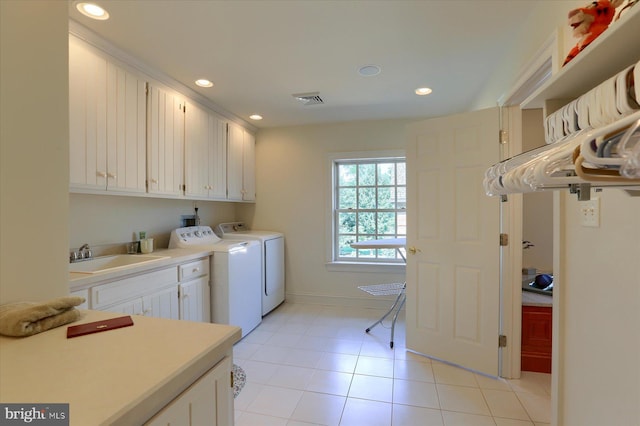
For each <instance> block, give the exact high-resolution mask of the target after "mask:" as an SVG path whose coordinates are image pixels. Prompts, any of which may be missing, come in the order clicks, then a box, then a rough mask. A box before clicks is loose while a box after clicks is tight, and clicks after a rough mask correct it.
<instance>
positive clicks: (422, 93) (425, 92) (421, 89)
mask: <svg viewBox="0 0 640 426" xmlns="http://www.w3.org/2000/svg"><path fill="white" fill-rule="evenodd" d="M431 92H433V90H431V89H429V88H428V87H418V88H417V89H416V95H418V96H425V95H428V94H429V93H431Z"/></svg>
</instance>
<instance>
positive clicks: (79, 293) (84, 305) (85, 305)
mask: <svg viewBox="0 0 640 426" xmlns="http://www.w3.org/2000/svg"><path fill="white" fill-rule="evenodd" d="M69 295H70V296H77V297H84V302H83V303H81V304H80V305H78V306H76V308H78V309H89V290H87V289H84V290H76V291H72V292H71V293H69Z"/></svg>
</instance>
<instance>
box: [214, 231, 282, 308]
mask: <svg viewBox="0 0 640 426" xmlns="http://www.w3.org/2000/svg"><path fill="white" fill-rule="evenodd" d="M215 232H216V234H217V235H218V236H219V237H221V238H222V239H233V240H245V239H246V240H256V241H259V242H260V246H261V247H262V255H261V258H262V315H266V314H268V313H269V312H271V311H272V310H274V309H275V308H276V307H277V306H278V305H280V304H281V303H282V302H284V281H285V279H284V234H282V233H281V232H275V231H252V230H250V229H249V228H248V227H247V226H246V225H245V224H244V223H243V222H228V223H221V224H219V225H218V226H216V227H215Z"/></svg>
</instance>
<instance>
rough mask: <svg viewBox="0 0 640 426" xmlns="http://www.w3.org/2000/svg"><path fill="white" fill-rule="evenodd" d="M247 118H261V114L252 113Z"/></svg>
mask: <svg viewBox="0 0 640 426" xmlns="http://www.w3.org/2000/svg"><path fill="white" fill-rule="evenodd" d="M249 118H250V119H252V120H262V116H261V115H260V114H252V115H250V116H249Z"/></svg>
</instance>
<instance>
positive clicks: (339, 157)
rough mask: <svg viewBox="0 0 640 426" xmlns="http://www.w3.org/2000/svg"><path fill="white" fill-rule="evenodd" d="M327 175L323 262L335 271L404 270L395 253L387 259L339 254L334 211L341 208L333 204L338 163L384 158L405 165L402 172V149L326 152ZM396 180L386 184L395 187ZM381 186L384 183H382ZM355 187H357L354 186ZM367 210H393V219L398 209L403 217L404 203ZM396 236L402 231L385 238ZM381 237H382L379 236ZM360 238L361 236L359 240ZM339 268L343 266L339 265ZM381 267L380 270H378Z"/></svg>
mask: <svg viewBox="0 0 640 426" xmlns="http://www.w3.org/2000/svg"><path fill="white" fill-rule="evenodd" d="M328 157H329V158H328V163H329V165H328V170H329V171H328V175H329V181H330V186H329V191H328V202H327V205H328V206H329V207H328V209H327V211H328V213H327V225H328V226H327V228H328V233H327V234H328V235H327V265H328V266H329V267H330V269H331V268H335V269H336V270H338V269H340V270H342V269H343V268H344V267H346V268H348V270H351V271H363V270H366V271H368V272H371V271H372V268H373V269H375V268H376V267H378V268H379V270H380V271H385V272H387V271H393V272H395V271H396V269H398V270H399V269H400V268H402V269H404V261H403V260H402V259H401V257H400V256H398V255H397V254H396V255H395V258H394V259H388V258H382V259H380V258H377V254H376V256H375V257H360V256H356V257H340V256H339V253H338V250H339V235H338V231H339V228H338V213H339V212H340V210H341V209H338V206H337V202H338V194H337V190H338V178H337V173H338V165H339V164H345V163H356V164H363V163H364V164H369V163H384V162H385V160H386V161H393V162H404V164H405V173H406V155H405V151H404V150H387V151H364V152H348V153H345V152H342V153H333V154H329V156H328ZM397 186H398V185H397V182H395V183H394V184H393V185H390V186H389V187H395V188H397ZM401 186H404V187H405V190H406V181H405V183H404V185H401ZM363 187H368V188H378V183H377V182H376V183H375V185H363ZM382 187H385V185H382ZM355 188H358V186H355ZM376 207H377V205H376ZM362 210H363V209H360V210H359V211H362ZM366 210H367V211H368V210H371V211H373V212H379V211H382V212H394V213H395V214H396V218H397V214H398V212H400V211H402V212H405V216H406V206H405V207H404V208H402V209H398V208H393V209H377V208H374V209H366ZM397 226H398V224H397V222H396V231H397ZM358 234H359V232H358V230H357V229H356V233H355V235H354V237H355V238H357V237H358ZM396 236H404V235H402V234H397V233H396V234H394V235H393V236H392V235H389V236H388V238H394V237H396ZM380 238H382V237H380ZM360 241H362V239H361V240H360ZM341 267H343V268H341ZM380 268H381V269H380Z"/></svg>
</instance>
